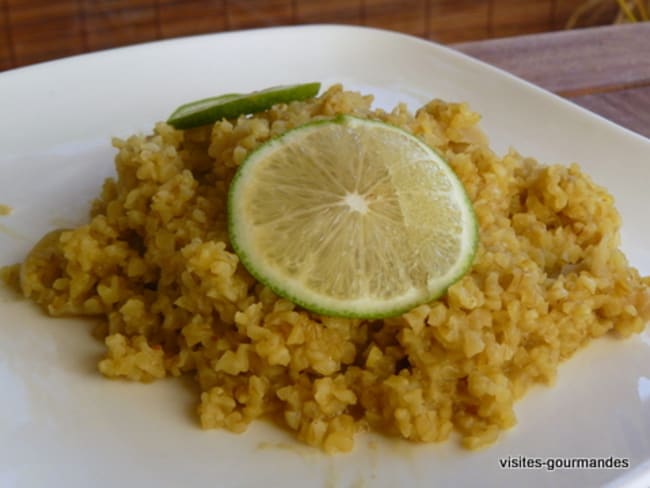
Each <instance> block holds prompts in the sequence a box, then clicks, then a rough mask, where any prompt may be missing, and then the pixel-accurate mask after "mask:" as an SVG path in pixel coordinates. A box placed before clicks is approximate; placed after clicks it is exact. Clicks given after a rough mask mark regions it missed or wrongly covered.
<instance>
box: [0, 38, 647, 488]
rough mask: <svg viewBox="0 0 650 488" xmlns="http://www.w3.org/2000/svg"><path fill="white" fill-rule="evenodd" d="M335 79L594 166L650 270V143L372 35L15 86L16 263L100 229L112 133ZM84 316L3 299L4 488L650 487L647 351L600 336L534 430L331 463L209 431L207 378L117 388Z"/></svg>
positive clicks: (127, 61) (99, 59)
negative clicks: (535, 463) (462, 109)
mask: <svg viewBox="0 0 650 488" xmlns="http://www.w3.org/2000/svg"><path fill="white" fill-rule="evenodd" d="M315 80H319V81H321V82H322V83H323V85H324V86H327V85H329V84H331V83H334V82H342V83H344V84H345V86H346V87H348V88H354V89H360V90H363V91H366V92H371V93H374V94H376V95H377V97H376V104H377V105H378V106H382V107H384V108H392V106H393V105H394V104H395V103H396V102H398V101H405V102H407V103H409V105H410V106H411V108H413V109H415V108H417V107H418V106H419V105H420V104H422V103H423V102H425V101H427V100H428V99H430V98H434V97H440V98H443V99H446V100H456V101H467V102H469V103H470V104H471V106H472V108H474V109H475V110H477V111H479V112H480V113H481V114H483V116H484V119H483V123H482V124H483V127H484V129H485V130H486V131H487V133H488V135H489V136H490V138H491V141H492V145H493V147H494V148H495V149H496V150H497V152H499V153H503V152H504V151H505V150H507V148H508V147H509V146H514V147H516V148H517V149H518V150H519V151H520V152H522V153H523V154H526V155H530V156H534V157H536V158H538V159H539V160H540V161H542V162H544V163H556V162H560V163H570V162H572V161H578V162H580V163H581V164H582V166H583V168H584V169H585V170H586V171H587V172H588V173H589V174H591V175H592V176H593V178H594V179H595V181H597V182H599V183H601V184H605V185H606V186H607V187H608V188H609V190H610V191H611V192H612V193H613V194H614V196H615V197H616V200H617V205H618V208H619V210H620V211H621V213H622V215H623V220H624V227H623V248H624V250H625V252H626V253H627V255H628V257H629V259H630V261H631V262H632V263H633V264H634V265H635V266H637V267H638V268H639V269H640V271H641V272H642V273H644V274H648V273H650V247H649V246H648V243H650V226H648V225H647V222H648V220H647V211H648V207H649V204H650V197H649V196H648V195H649V194H648V192H647V184H648V183H647V182H648V181H650V141H648V140H647V139H645V138H643V137H640V136H638V135H636V134H633V133H631V132H629V131H627V130H625V129H622V128H620V127H618V126H616V125H613V124H611V123H609V122H607V121H606V120H604V119H602V118H600V117H598V116H595V115H593V114H591V113H589V112H587V111H585V110H582V109H580V108H578V107H576V106H574V105H572V104H570V103H568V102H566V101H564V100H562V99H560V98H558V97H555V96H553V95H551V94H549V93H547V92H544V91H542V90H540V89H538V88H536V87H534V86H532V85H530V84H528V83H525V82H523V81H521V80H518V79H516V78H514V77H512V76H510V75H507V74H505V73H503V72H501V71H499V70H497V69H494V68H491V67H489V66H487V65H484V64H482V63H479V62H477V61H475V60H472V59H471V58H468V57H466V56H463V55H461V54H459V53H457V52H455V51H453V50H451V49H447V48H444V47H441V46H438V45H436V44H433V43H430V42H426V41H423V40H420V39H416V38H412V37H408V36H404V35H401V34H396V33H390V32H386V31H379V30H373V29H365V28H359V27H343V26H306V27H287V28H274V29H268V30H253V31H244V32H233V33H225V34H216V35H208V36H199V37H192V38H185V39H180V40H171V41H164V42H157V43H152V44H144V45H139V46H134V47H129V48H123V49H117V50H111V51H105V52H100V53H96V54H90V55H84V56H79V57H75V58H69V59H65V60H61V61H55V62H51V63H44V64H41V65H36V66H33V67H28V68H24V69H19V70H14V71H9V72H5V73H0V108H1V115H0V203H3V204H8V205H11V206H12V207H14V208H15V211H14V212H13V214H12V215H10V216H5V217H0V265H6V264H10V263H13V262H17V261H19V260H21V259H22V258H23V257H24V256H25V253H26V252H27V251H28V249H29V248H30V245H31V244H33V243H34V242H35V240H36V239H37V238H38V237H39V236H41V235H42V234H43V233H44V232H46V231H47V230H49V229H52V228H54V227H61V226H69V225H74V224H75V223H80V222H82V221H83V220H84V218H85V216H86V212H87V208H88V203H89V201H90V200H91V199H92V198H93V197H94V196H95V195H96V194H97V193H98V191H99V187H100V185H101V182H102V180H103V179H104V177H106V176H107V175H110V174H112V173H113V161H112V159H113V154H114V151H113V149H112V148H111V146H110V137H111V136H120V137H124V136H128V135H129V134H131V133H133V132H138V131H141V132H144V131H149V130H150V129H151V127H152V126H153V123H154V122H155V121H158V120H163V119H165V118H166V116H167V115H168V114H169V113H170V112H171V111H172V110H173V109H174V108H175V107H176V106H177V105H179V104H181V103H184V102H187V101H188V100H193V99H197V98H202V97H206V96H211V95H215V94H218V93H226V92H232V91H247V90H254V89H259V88H263V87H266V86H271V85H276V84H284V83H297V82H303V81H304V82H306V81H315ZM87 324H88V322H87V321H84V320H71V319H58V320H54V319H49V318H46V317H44V315H43V314H42V313H41V312H40V310H38V309H37V308H36V307H35V306H33V305H31V304H30V303H27V302H25V301H22V300H19V299H18V298H17V297H16V296H15V295H13V294H12V293H11V292H9V291H7V290H3V291H2V295H0V486H1V487H2V488H5V487H29V488H33V487H44V486H48V487H59V486H60V487H67V488H76V487H84V488H85V487H90V486H93V487H109V486H110V487H112V486H139V487H144V486H156V487H157V488H167V487H178V486H219V487H226V486H228V487H230V486H233V487H234V486H237V487H244V486H246V487H250V486H286V487H294V486H295V487H301V488H302V487H307V486H309V487H311V486H316V487H321V486H322V487H330V486H332V487H333V486H346V487H363V486H373V487H374V486H385V487H393V486H399V485H401V486H505V485H514V486H521V485H524V484H525V485H526V486H528V487H534V486H553V487H575V486H595V485H601V484H605V483H610V482H613V483H614V484H615V485H621V486H622V485H626V486H646V487H647V486H648V485H650V336H649V335H648V331H647V330H646V332H645V334H643V335H642V336H640V337H639V336H637V337H634V338H632V339H629V340H614V339H609V338H608V339H603V340H598V341H596V342H595V343H593V344H591V345H590V346H589V347H588V348H587V349H586V350H583V351H581V352H579V353H578V354H576V356H575V357H574V358H573V359H572V360H571V361H569V362H567V363H565V364H564V365H563V366H562V367H561V371H560V374H559V379H558V382H557V384H556V385H555V386H554V387H553V388H546V387H537V388H534V389H533V390H532V391H531V392H530V393H529V394H528V395H527V396H526V397H525V398H524V399H523V401H521V402H520V403H519V404H518V407H517V414H518V417H519V422H520V423H519V425H518V426H516V427H515V428H513V429H512V430H510V431H508V432H506V433H505V434H504V435H503V436H502V438H501V440H500V441H499V443H498V444H496V445H494V446H492V447H490V448H487V449H484V450H482V451H479V452H466V451H463V450H462V449H460V448H459V447H458V443H457V439H456V438H452V439H451V440H450V441H449V442H447V443H443V444H437V445H412V444H408V443H406V442H401V441H394V440H389V441H386V440H383V439H378V438H376V437H373V436H370V435H366V434H361V435H359V436H358V438H357V444H356V449H355V451H354V452H353V453H351V454H349V455H343V456H336V457H328V456H326V455H324V454H322V453H320V452H319V451H316V450H314V449H310V448H307V447H303V446H301V445H299V444H298V443H297V442H295V441H294V440H293V439H292V438H291V437H290V436H288V435H287V434H285V433H283V432H280V431H279V430H278V429H276V428H273V427H271V426H269V425H266V424H264V423H261V422H258V423H255V424H254V425H253V426H252V427H251V428H250V429H249V431H248V432H247V433H246V434H244V435H233V434H229V433H227V432H222V431H208V432H203V431H201V430H199V427H198V424H197V421H196V418H195V416H194V413H193V411H194V408H195V404H196V401H197V397H196V392H195V391H194V390H193V388H192V386H191V382H189V381H187V382H183V381H175V380H169V381H163V382H158V383H155V384H152V385H149V386H142V385H140V384H130V383H126V382H108V381H105V380H103V379H102V378H101V377H100V376H99V374H98V373H97V372H96V368H95V364H96V361H97V359H98V357H99V356H100V354H101V351H102V346H101V344H98V343H97V342H96V341H95V340H94V339H92V338H91V336H90V334H89V330H90V326H89V325H87ZM508 456H513V457H518V456H529V457H531V456H535V457H553V458H556V457H562V456H574V457H575V456H577V457H588V456H598V457H605V458H608V457H610V456H614V457H619V458H629V461H630V463H631V467H630V469H628V470H620V469H619V470H604V469H583V470H564V469H558V470H555V471H553V472H549V471H547V470H545V469H539V470H504V469H501V468H500V467H499V459H500V458H507V457H508Z"/></svg>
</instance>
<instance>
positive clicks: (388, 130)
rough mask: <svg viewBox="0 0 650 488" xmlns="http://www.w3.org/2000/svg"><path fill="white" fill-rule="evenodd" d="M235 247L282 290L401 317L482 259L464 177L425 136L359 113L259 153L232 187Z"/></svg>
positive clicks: (371, 315) (353, 312) (336, 311)
mask: <svg viewBox="0 0 650 488" xmlns="http://www.w3.org/2000/svg"><path fill="white" fill-rule="evenodd" d="M228 228H229V234H230V240H231V243H232V246H233V248H234V250H235V252H236V253H237V255H238V256H239V258H240V260H241V262H242V264H243V265H244V267H246V269H247V270H248V271H249V272H250V273H251V274H252V275H253V276H254V277H255V278H256V279H257V280H258V281H259V282H261V283H263V284H264V285H266V286H268V287H269V288H270V289H271V290H273V291H274V292H275V293H276V294H278V295H279V296H282V297H285V298H287V299H288V300H291V301H292V302H294V303H296V304H297V305H300V306H301V307H303V308H305V309H307V310H310V311H313V312H316V313H319V314H323V315H329V316H341V317H351V318H352V317H353V318H364V319H378V318H386V317H391V316H396V315H400V314H401V313H404V312H406V311H408V310H410V309H412V308H414V307H415V306H417V305H419V304H421V303H424V302H428V301H431V300H433V299H435V298H438V297H440V296H441V295H442V294H444V293H445V291H446V290H447V288H448V287H449V286H450V285H451V284H453V283H454V282H455V281H457V280H458V279H459V278H460V277H462V276H463V275H464V274H465V273H466V272H467V271H468V270H469V268H470V266H471V264H472V261H473V259H474V256H475V253H476V248H477V243H478V228H477V223H476V218H475V215H474V211H473V208H472V205H471V203H470V201H469V198H468V197H467V194H466V192H465V189H464V188H463V186H462V183H461V182H460V181H459V180H458V178H457V177H456V175H455V174H454V173H453V171H452V170H451V168H450V167H449V166H448V165H447V163H446V162H445V161H444V159H443V158H442V157H441V156H440V155H439V154H438V153H437V152H436V151H434V150H433V149H432V148H430V147H429V146H428V145H426V144H425V143H424V142H423V141H421V140H420V139H418V138H417V137H415V136H414V135H412V134H410V133H408V132H406V131H405V130H403V129H401V128H398V127H396V126H392V125H389V124H386V123H384V122H379V121H373V120H369V119H362V118H358V117H353V116H349V115H342V116H337V117H335V118H333V119H325V120H319V121H314V122H310V123H307V124H305V125H302V126H300V127H297V128H294V129H292V130H289V131H288V132H286V133H284V134H282V135H280V136H279V137H277V138H275V139H272V140H270V141H268V142H266V143H264V144H262V145H261V146H259V147H258V148H257V149H256V150H254V151H253V152H251V153H250V154H249V155H248V157H247V158H246V160H245V161H244V162H243V163H242V164H241V166H240V168H239V169H238V171H237V173H236V174H235V177H234V178H233V181H232V183H231V186H230V190H229V195H228Z"/></svg>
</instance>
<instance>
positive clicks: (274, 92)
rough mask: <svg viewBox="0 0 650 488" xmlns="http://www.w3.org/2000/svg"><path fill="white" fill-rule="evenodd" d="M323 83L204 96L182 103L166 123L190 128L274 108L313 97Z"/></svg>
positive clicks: (177, 127)
mask: <svg viewBox="0 0 650 488" xmlns="http://www.w3.org/2000/svg"><path fill="white" fill-rule="evenodd" d="M318 90H320V83H304V84H301V85H289V86H274V87H271V88H267V89H265V90H260V91H255V92H252V93H246V94H240V93H228V94H225V95H220V96H218V97H211V98H204V99H203V100H197V101H195V102H190V103H186V104H185V105H181V106H180V107H178V108H177V109H176V110H174V113H172V114H171V115H170V116H169V119H167V123H168V124H169V125H171V126H173V127H175V128H176V129H191V128H192V127H199V126H201V125H206V124H212V123H214V122H216V121H218V120H221V119H232V118H235V117H239V116H240V115H245V114H253V113H256V112H261V111H263V110H267V109H269V108H271V107H272V106H273V105H275V104H276V103H289V102H293V101H296V100H306V99H307V98H311V97H314V96H316V95H317V94H318Z"/></svg>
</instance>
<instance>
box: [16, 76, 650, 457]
mask: <svg viewBox="0 0 650 488" xmlns="http://www.w3.org/2000/svg"><path fill="white" fill-rule="evenodd" d="M371 102H372V97H370V96H363V95H361V94H358V93H354V92H349V91H344V90H343V89H342V87H341V86H333V87H331V88H330V89H329V90H327V91H326V92H325V93H324V94H323V95H321V96H320V97H318V98H315V99H312V100H308V101H304V102H293V103H290V104H288V105H277V106H275V107H273V108H272V109H270V110H268V111H266V112H263V113H259V114H256V115H255V116H249V117H243V116H242V117H240V118H239V119H237V120H223V121H220V122H217V123H215V124H214V125H213V126H210V127H202V128H198V129H192V130H187V131H178V130H174V129H173V128H172V127H170V126H168V125H166V124H164V123H159V124H157V125H156V126H155V129H154V131H153V133H152V134H151V135H148V136H142V135H134V136H131V137H129V138H128V139H127V140H120V139H115V140H114V141H113V144H114V146H115V147H116V148H117V150H118V154H117V156H116V169H117V177H116V178H115V179H108V180H107V181H106V182H105V183H104V186H103V190H102V193H101V196H100V197H99V198H98V199H97V201H96V202H95V203H94V205H93V207H92V211H91V218H90V222H89V223H88V224H86V225H83V226H81V227H78V228H75V229H69V230H60V231H55V232H53V233H50V234H48V235H47V236H45V237H44V239H43V240H42V241H41V242H40V243H39V244H37V245H36V246H35V248H34V250H33V251H32V252H31V253H30V254H29V256H28V257H27V259H26V261H25V262H24V264H23V265H22V267H21V269H20V284H21V287H22V290H23V292H24V294H25V295H26V296H28V297H30V298H31V299H33V300H34V301H36V302H38V303H40V304H41V305H42V306H43V307H45V309H46V310H47V312H48V313H49V314H51V315H92V316H97V317H100V318H101V320H102V324H103V325H102V326H101V327H100V330H99V331H98V334H99V335H100V336H101V338H102V340H104V342H105V344H106V348H107V352H106V356H105V358H103V359H102V360H101V361H100V362H99V366H98V367H99V370H100V371H101V373H102V374H104V375H105V376H107V377H109V378H126V379H130V380H136V381H152V380H155V379H159V378H163V377H166V376H180V375H184V374H188V375H192V376H194V377H195V378H196V380H197V381H198V383H199V385H200V389H201V392H202V393H201V397H200V401H199V406H198V415H199V419H200V423H201V425H202V427H203V428H226V429H229V430H231V431H234V432H242V431H244V430H245V429H246V427H247V426H248V424H249V423H250V422H251V421H253V420H254V419H256V418H258V417H262V416H266V417H271V418H273V419H275V420H276V421H277V422H279V423H280V424H282V425H284V426H285V427H286V428H288V429H290V430H291V431H294V432H295V433H296V435H297V437H298V439H300V440H302V441H304V442H306V443H307V444H309V445H313V446H319V447H322V448H323V449H325V450H326V451H328V452H340V451H349V450H350V449H352V447H353V442H354V435H355V432H357V431H359V430H363V429H368V428H370V429H373V430H376V431H379V432H382V433H385V434H387V435H391V436H400V437H403V438H406V439H409V440H412V441H418V442H434V441H443V440H445V439H447V438H448V437H449V435H450V433H451V432H452V431H454V430H456V431H458V432H459V433H460V434H461V437H462V443H463V445H464V446H465V447H468V448H478V447H480V446H483V445H485V444H488V443H491V442H493V441H495V440H496V439H497V437H498V435H499V432H500V431H501V430H503V429H506V428H509V427H512V426H513V425H514V424H515V423H516V419H515V414H514V411H513V404H514V402H515V401H516V400H517V399H518V398H520V397H521V396H522V395H523V394H524V393H525V392H526V390H527V389H528V387H529V386H531V385H532V384H534V383H538V382H541V383H546V384H551V383H552V382H553V380H554V378H555V375H556V372H557V366H558V364H559V363H560V362H561V361H563V360H565V359H567V358H569V357H570V356H571V355H572V354H573V353H574V352H575V351H576V350H577V349H578V348H580V347H581V346H583V345H585V344H586V343H587V342H588V341H589V340H591V339H593V338H596V337H599V336H602V335H604V334H607V333H615V334H618V335H620V336H628V335H630V334H634V333H638V332H640V331H642V330H643V329H644V327H645V324H646V322H647V321H648V319H650V291H649V288H648V285H650V279H649V278H648V277H645V278H642V277H641V276H640V275H639V273H638V272H637V271H636V270H635V269H634V268H632V267H630V266H629V265H628V263H627V261H626V258H625V256H624V255H623V254H622V253H621V251H619V250H618V246H619V232H618V231H619V226H620V219H619V215H618V213H617V212H616V210H615V208H614V204H613V199H612V197H611V196H610V195H609V194H608V193H607V192H606V191H605V190H604V189H603V188H601V187H599V186H597V185H596V184H594V183H593V182H592V181H591V180H590V179H589V177H588V176H586V175H585V174H584V173H582V172H581V170H580V168H579V167H578V166H577V165H575V164H573V165H571V166H568V167H564V166H544V165H541V164H539V163H537V162H536V161H535V160H533V159H530V158H526V157H523V156H521V155H520V154H518V153H517V152H515V151H510V152H509V153H508V154H506V155H505V156H503V157H498V156H497V155H496V154H495V153H493V152H492V151H491V150H490V149H489V147H488V145H487V143H486V142H485V137H484V136H483V134H482V133H481V131H480V129H479V128H478V122H479V118H480V117H479V115H478V114H476V113H474V112H472V111H470V109H469V108H468V107H467V106H466V105H465V104H457V103H445V102H443V101H440V100H434V101H432V102H430V103H428V104H427V105H425V106H424V107H422V108H421V109H419V110H418V111H417V112H415V113H414V114H411V113H410V112H409V111H408V110H407V108H406V107H405V106H403V105H399V106H397V107H396V108H395V109H394V110H393V111H392V112H385V111H383V110H373V109H372V108H371ZM340 113H349V114H354V115H357V116H360V117H369V118H373V119H380V120H383V121H387V122H390V123H393V124H396V125H398V126H400V127H403V128H405V129H406V130H409V131H411V132H412V133H414V134H416V135H418V136H420V137H421V138H423V139H424V140H425V141H426V142H427V143H428V144H429V145H431V146H432V147H434V148H436V149H437V150H438V151H440V152H441V153H442V154H443V155H444V156H445V157H446V158H447V159H448V161H449V163H450V165H451V166H452V167H453V169H454V171H455V172H456V174H457V175H458V176H459V177H460V179H461V180H462V182H463V183H464V185H465V187H466V189H467V192H468V194H469V196H470V198H471V200H472V202H473V205H474V209H475V212H476V215H477V218H478V221H479V225H480V245H479V249H478V253H477V257H476V260H475V263H474V265H473V267H472V269H471V271H470V272H469V273H468V274H467V275H465V276H464V277H463V278H462V279H461V280H460V281H459V282H457V283H456V284H455V285H453V286H452V287H451V288H450V289H449V290H448V293H447V294H446V295H445V296H444V297H443V298H441V299H439V300H436V301H434V302H432V303H429V304H426V305H422V306H419V307H417V308H416V309H414V310H412V311H410V312H408V313H406V314H404V315H402V316H400V317H396V318H392V319H385V320H375V321H364V320H358V319H354V320H353V319H342V318H331V317H325V316H318V315H315V314H313V313H309V312H306V311H304V310H301V309H299V308H297V307H296V306H294V305H293V304H292V303H290V302H288V301H286V300H284V299H280V298H278V297H276V296H275V295H274V294H273V293H272V292H270V291H269V290H268V289H267V288H265V287H264V286H262V285H261V284H259V283H256V282H255V281H254V280H253V279H252V278H251V276H250V275H249V274H248V273H247V272H246V271H245V269H244V268H243V267H242V266H241V265H240V263H239V261H238V258H237V256H236V255H235V254H234V252H233V251H232V248H231V247H230V245H229V242H228V234H227V229H226V215H225V206H226V192H227V189H228V185H229V181H230V179H231V177H232V175H233V173H234V171H235V170H236V168H237V166H238V165H239V164H240V163H241V162H242V161H243V160H244V158H245V157H246V156H247V154H248V153H249V152H250V151H251V150H253V149H255V148H256V147H257V146H258V145H259V144H261V143H263V142H264V141H266V140H268V139H269V138H270V137H272V136H274V135H277V134H280V133H282V132H284V131H286V130H288V129H290V128H292V127H295V126H297V125H300V124H303V123H305V122H308V121H310V120H314V119H317V118H323V117H331V116H333V115H335V114H340Z"/></svg>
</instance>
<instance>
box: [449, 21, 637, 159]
mask: <svg viewBox="0 0 650 488" xmlns="http://www.w3.org/2000/svg"><path fill="white" fill-rule="evenodd" d="M453 47H454V48H456V49H458V50H459V51H462V52H464V53H466V54H469V55H470V56H473V57H475V58H478V59H481V60H483V61H485V62H487V63H490V64H493V65H495V66H498V67H499V68H502V69H504V70H506V71H509V72H511V73H513V74H515V75H517V76H519V77H521V78H524V79H526V80H528V81H531V82H532V83H535V84H536V85H538V86H541V87H542V88H545V89H547V90H549V91H552V92H554V93H557V94H558V95H560V96H563V97H565V98H568V99H569V100H572V101H573V102H575V103H577V104H578V105H581V106H583V107H585V108H587V109H589V110H591V111H592V112H595V113H597V114H600V115H602V116H604V117H606V118H607V119H609V120H611V121H613V122H616V123H617V124H620V125H622V126H623V127H627V128H628V129H631V130H633V131H635V132H638V133H639V134H642V135H644V136H646V137H648V138H650V22H645V23H639V24H626V25H616V26H607V27H595V28H590V29H580V30H572V31H560V32H552V33H546V34H534V35H528V36H520V37H510V38H503V39H492V40H487V41H477V42H468V43H463V44H455V45H453ZM649 156H650V155H649Z"/></svg>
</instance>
